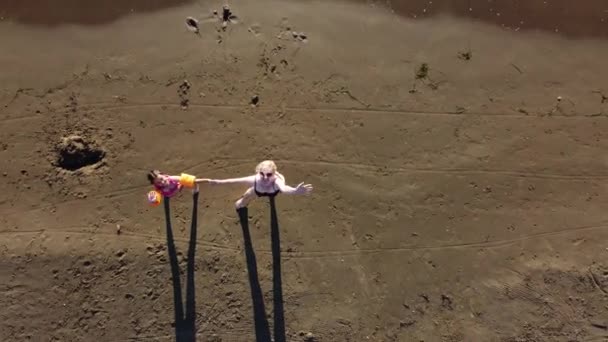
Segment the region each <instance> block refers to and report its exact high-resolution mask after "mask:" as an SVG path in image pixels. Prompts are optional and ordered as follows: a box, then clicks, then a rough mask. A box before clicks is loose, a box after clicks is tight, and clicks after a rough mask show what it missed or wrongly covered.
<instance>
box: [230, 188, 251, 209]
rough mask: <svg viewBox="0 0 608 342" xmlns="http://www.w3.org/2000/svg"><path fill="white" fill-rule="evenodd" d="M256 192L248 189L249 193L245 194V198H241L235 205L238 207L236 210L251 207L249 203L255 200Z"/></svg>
mask: <svg viewBox="0 0 608 342" xmlns="http://www.w3.org/2000/svg"><path fill="white" fill-rule="evenodd" d="M255 196H256V195H255V191H254V190H253V187H251V188H249V189H247V191H245V193H244V194H243V196H241V198H239V199H238V200H237V201H236V202H235V203H234V205H235V206H236V209H240V208H245V207H246V206H247V205H249V202H251V200H252V199H254V198H255Z"/></svg>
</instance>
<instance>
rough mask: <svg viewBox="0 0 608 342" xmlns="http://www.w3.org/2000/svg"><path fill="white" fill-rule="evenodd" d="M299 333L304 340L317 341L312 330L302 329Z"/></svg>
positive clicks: (307, 341)
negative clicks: (305, 330)
mask: <svg viewBox="0 0 608 342" xmlns="http://www.w3.org/2000/svg"><path fill="white" fill-rule="evenodd" d="M298 335H300V337H303V338H304V342H316V341H317V339H316V337H315V335H314V334H313V333H311V332H304V331H300V332H299V333H298Z"/></svg>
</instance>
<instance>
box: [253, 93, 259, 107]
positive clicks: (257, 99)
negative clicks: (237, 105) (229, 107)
mask: <svg viewBox="0 0 608 342" xmlns="http://www.w3.org/2000/svg"><path fill="white" fill-rule="evenodd" d="M259 102H260V97H259V96H258V95H253V96H252V97H251V105H252V106H257V105H258V103H259Z"/></svg>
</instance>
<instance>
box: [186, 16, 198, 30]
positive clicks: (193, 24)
mask: <svg viewBox="0 0 608 342" xmlns="http://www.w3.org/2000/svg"><path fill="white" fill-rule="evenodd" d="M186 27H188V29H189V30H191V31H193V32H194V33H196V34H200V31H199V25H198V20H196V19H195V18H193V17H187V18H186Z"/></svg>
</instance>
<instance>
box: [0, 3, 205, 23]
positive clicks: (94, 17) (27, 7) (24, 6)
mask: <svg viewBox="0 0 608 342" xmlns="http://www.w3.org/2000/svg"><path fill="white" fill-rule="evenodd" d="M192 2H193V1H192V0H115V1H97V0H1V1H0V17H2V18H3V20H13V21H17V22H20V23H23V24H28V25H37V26H38V25H41V26H56V25H62V24H80V25H100V24H106V23H109V22H112V21H114V20H117V19H120V18H121V17H123V16H126V15H129V14H133V13H142V12H153V11H159V10H162V9H165V8H169V7H174V6H180V5H184V4H188V3H192Z"/></svg>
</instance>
